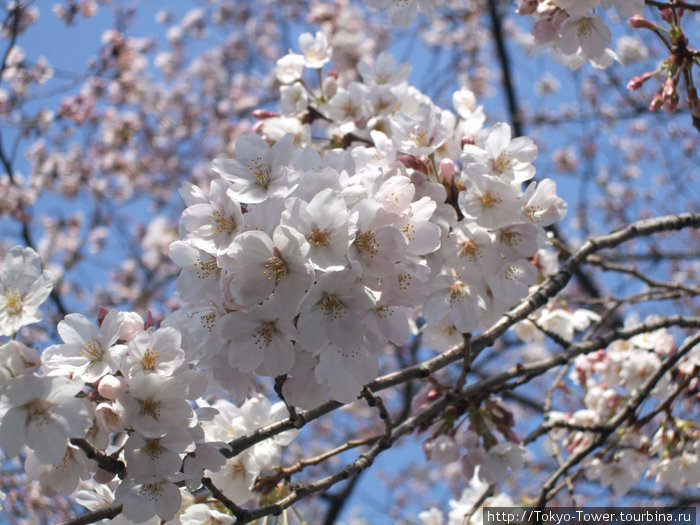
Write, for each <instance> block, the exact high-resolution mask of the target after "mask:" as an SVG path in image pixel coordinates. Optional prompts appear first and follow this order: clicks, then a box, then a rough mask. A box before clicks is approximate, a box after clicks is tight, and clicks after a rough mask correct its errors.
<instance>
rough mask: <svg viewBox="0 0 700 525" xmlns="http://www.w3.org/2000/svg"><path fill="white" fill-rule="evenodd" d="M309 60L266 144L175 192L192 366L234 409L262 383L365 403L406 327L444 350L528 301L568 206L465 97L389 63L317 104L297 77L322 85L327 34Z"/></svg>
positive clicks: (289, 70) (288, 79)
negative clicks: (437, 89)
mask: <svg viewBox="0 0 700 525" xmlns="http://www.w3.org/2000/svg"><path fill="white" fill-rule="evenodd" d="M299 47H300V49H301V51H302V53H301V54H296V53H290V54H288V55H286V56H285V57H283V58H281V59H280V60H279V61H278V63H277V76H278V79H279V80H280V82H281V83H282V87H281V102H280V113H279V114H273V113H271V112H269V111H264V112H259V113H258V114H259V116H260V117H261V118H262V120H261V121H260V123H259V125H258V126H256V128H258V129H259V130H260V131H261V133H262V136H260V135H250V136H247V137H242V138H240V139H238V140H237V142H236V147H235V150H236V157H235V158H234V159H226V158H221V159H217V160H215V161H214V164H213V168H214V171H215V172H216V173H218V174H219V176H220V178H218V179H216V180H214V181H213V182H212V183H211V184H210V186H209V189H208V191H206V190H202V189H200V188H199V187H196V186H193V185H191V184H186V185H185V186H184V187H183V188H182V190H181V194H182V196H183V197H184V199H185V202H186V203H187V205H188V206H187V208H186V210H185V211H184V213H183V216H182V228H181V233H182V240H181V241H178V242H175V243H173V244H172V245H171V257H172V258H173V259H174V260H175V261H176V262H177V264H178V265H179V266H181V267H182V272H181V274H180V277H179V279H178V284H177V289H178V293H179V296H180V298H181V300H182V301H183V302H184V303H185V304H184V309H183V310H182V313H181V314H179V315H180V318H181V321H180V324H179V326H180V327H181V328H182V330H183V333H184V334H185V335H184V337H185V340H186V341H188V344H187V345H186V346H188V347H189V348H190V351H192V352H193V354H192V356H191V358H192V359H199V360H200V361H199V365H200V367H201V368H202V369H210V370H211V371H212V373H213V376H214V378H215V379H217V380H218V381H219V382H220V383H221V384H222V385H223V386H225V387H226V388H228V389H230V390H232V395H233V396H234V398H235V399H241V398H242V397H243V396H245V393H246V388H247V386H248V385H249V384H251V382H252V377H253V376H252V374H254V373H255V374H258V375H263V376H271V377H276V376H280V375H284V374H287V375H288V376H289V377H288V379H287V380H286V382H285V384H284V386H283V390H282V391H283V394H284V396H285V399H286V400H287V401H288V402H289V403H290V404H292V405H296V406H301V407H304V408H311V407H313V406H314V405H316V404H317V403H319V402H320V401H322V400H323V399H325V398H326V396H327V395H328V394H330V396H331V397H332V398H334V399H336V400H338V401H341V402H343V403H348V402H351V401H353V400H355V399H356V398H357V397H358V395H359V394H360V390H361V388H362V386H363V385H364V384H366V383H368V382H369V381H371V380H372V379H374V378H375V376H376V373H377V367H378V355H379V354H380V352H381V350H382V349H383V347H384V346H385V345H386V344H387V343H393V344H394V345H396V346H397V347H400V346H401V345H403V344H404V343H406V342H407V341H408V339H409V337H410V335H411V330H410V326H411V323H414V322H416V321H418V320H419V319H421V322H422V323H423V324H424V327H423V328H424V332H425V334H426V342H427V344H428V345H429V346H432V347H433V348H435V349H436V350H442V349H445V348H446V347H448V346H450V345H451V344H452V339H451V337H455V336H456V337H459V334H460V333H464V332H472V331H476V330H478V329H480V328H482V327H484V326H486V325H487V324H488V323H490V322H491V321H493V320H495V319H496V318H497V317H498V316H499V315H500V314H501V313H502V312H504V311H505V310H506V309H508V308H509V307H511V306H512V305H514V304H515V303H516V302H517V301H519V300H520V299H522V298H523V297H524V296H525V295H526V294H527V290H528V286H529V285H531V284H534V282H535V280H536V277H537V273H538V271H537V268H536V267H535V266H534V265H533V264H532V263H531V262H530V261H529V260H528V259H529V258H531V257H533V256H534V255H535V254H536V252H537V250H538V249H540V248H542V247H544V245H545V242H546V236H545V234H544V229H543V227H545V226H548V225H550V224H552V223H553V222H555V221H557V220H559V219H560V218H562V217H563V215H564V212H565V210H566V206H565V203H564V202H563V201H562V200H561V199H560V198H559V197H557V195H556V193H555V184H554V183H553V182H552V181H550V180H546V179H545V180H543V181H542V182H540V183H534V182H529V184H528V186H527V188H526V189H525V191H522V190H521V185H522V183H523V182H528V181H530V179H531V178H532V177H533V175H534V172H535V168H534V167H533V165H532V164H531V162H532V161H533V160H534V159H535V156H536V154H537V148H536V146H535V144H534V143H533V141H532V140H530V139H528V138H525V137H518V138H512V137H511V130H510V127H509V126H508V125H507V124H498V125H496V126H494V127H492V128H488V129H481V126H482V124H483V122H484V117H483V113H482V111H481V108H480V107H479V108H477V107H476V102H475V100H474V97H473V95H471V93H470V92H468V91H467V90H461V91H459V92H457V93H456V94H455V107H456V109H457V111H458V115H459V116H457V115H455V114H454V113H452V112H450V111H447V110H443V109H441V108H439V107H438V106H436V105H435V104H434V103H433V102H432V101H431V100H430V99H429V98H428V97H427V96H425V95H424V94H422V93H421V92H420V91H418V90H417V89H416V88H414V87H412V86H410V85H409V84H408V83H407V82H406V79H407V76H408V74H409V72H410V69H409V68H408V67H407V66H406V65H402V66H399V65H397V64H396V62H395V60H394V58H393V57H392V56H391V55H389V54H387V53H383V54H382V55H380V56H379V57H378V58H377V60H376V61H375V62H374V63H372V64H370V63H366V62H363V63H361V64H360V66H359V68H358V69H359V72H360V75H361V76H362V81H361V82H360V81H351V82H349V83H347V84H343V83H342V82H340V81H339V80H337V79H336V78H335V77H333V76H332V75H331V76H327V77H326V78H321V79H320V82H319V84H318V87H317V88H316V90H314V89H311V88H310V87H309V84H308V83H307V82H306V81H304V80H303V76H304V75H303V73H304V71H305V70H309V69H311V70H316V71H317V72H318V75H319V77H320V76H321V75H322V71H323V70H322V67H323V66H324V65H325V64H327V63H328V62H329V61H330V60H331V57H332V50H331V49H330V47H329V46H328V42H327V39H326V37H325V35H324V34H323V33H322V32H318V33H317V34H316V35H315V36H312V35H311V34H308V33H307V34H303V35H301V37H300V38H299ZM312 135H313V136H314V137H315V138H314V139H313V140H312V139H311V137H312ZM322 136H323V137H325V139H320V138H319V137H322ZM329 145H330V146H331V148H330V149H329V147H328V146H329ZM448 191H450V192H451V195H448V193H447V192H448ZM450 198H452V200H451V201H450V200H449V199H450ZM359 326H362V327H364V329H363V330H358V327H359ZM190 341H191V342H190Z"/></svg>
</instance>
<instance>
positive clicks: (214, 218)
mask: <svg viewBox="0 0 700 525" xmlns="http://www.w3.org/2000/svg"><path fill="white" fill-rule="evenodd" d="M256 179H257V177H256ZM209 222H210V223H211V227H212V230H214V233H229V234H230V233H233V232H234V230H235V229H236V222H235V221H234V220H233V218H231V217H227V216H226V215H224V214H223V213H221V212H220V211H219V210H214V211H213V212H211V213H210V214H209Z"/></svg>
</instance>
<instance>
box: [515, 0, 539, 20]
mask: <svg viewBox="0 0 700 525" xmlns="http://www.w3.org/2000/svg"><path fill="white" fill-rule="evenodd" d="M536 10H537V2H536V1H533V0H520V2H519V3H518V9H516V11H515V12H516V13H518V14H519V15H520V16H527V15H531V14H532V13H534V12H535V11H536Z"/></svg>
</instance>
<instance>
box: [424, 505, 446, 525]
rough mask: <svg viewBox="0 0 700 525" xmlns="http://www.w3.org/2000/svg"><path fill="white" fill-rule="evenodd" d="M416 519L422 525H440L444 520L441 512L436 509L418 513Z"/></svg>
mask: <svg viewBox="0 0 700 525" xmlns="http://www.w3.org/2000/svg"><path fill="white" fill-rule="evenodd" d="M418 519H419V520H420V521H421V524H422V525H442V523H443V520H444V519H445V517H444V515H443V514H442V511H441V510H440V509H438V508H437V507H431V508H429V509H428V510H424V511H422V512H419V513H418Z"/></svg>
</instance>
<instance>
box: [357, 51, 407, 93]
mask: <svg viewBox="0 0 700 525" xmlns="http://www.w3.org/2000/svg"><path fill="white" fill-rule="evenodd" d="M357 71H358V72H359V73H360V75H361V76H362V80H363V82H364V83H365V85H367V86H398V85H399V84H401V83H402V82H404V81H405V80H407V79H408V75H410V73H411V65H410V64H407V63H405V64H401V65H400V66H397V65H396V60H395V59H394V56H393V55H392V54H391V53H389V52H388V51H383V52H382V53H381V54H380V55H379V56H378V57H377V60H376V61H375V63H374V65H373V66H372V65H370V64H368V63H367V62H365V61H364V60H362V61H360V63H359V64H357Z"/></svg>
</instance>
